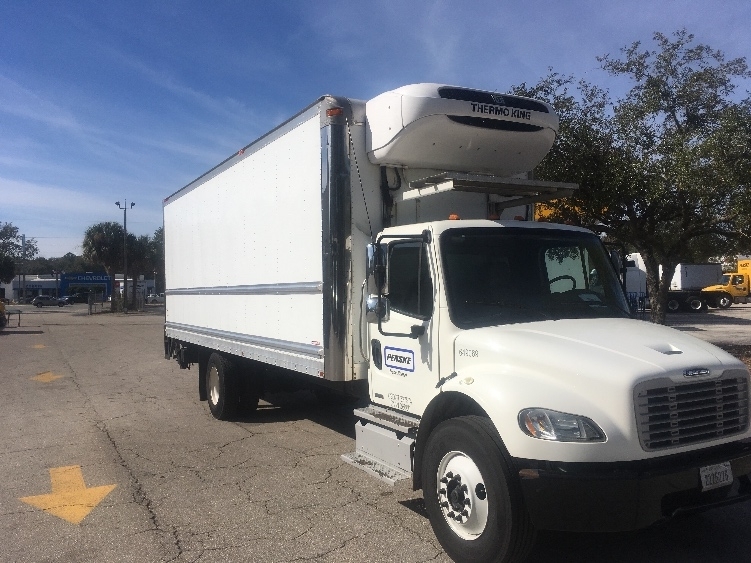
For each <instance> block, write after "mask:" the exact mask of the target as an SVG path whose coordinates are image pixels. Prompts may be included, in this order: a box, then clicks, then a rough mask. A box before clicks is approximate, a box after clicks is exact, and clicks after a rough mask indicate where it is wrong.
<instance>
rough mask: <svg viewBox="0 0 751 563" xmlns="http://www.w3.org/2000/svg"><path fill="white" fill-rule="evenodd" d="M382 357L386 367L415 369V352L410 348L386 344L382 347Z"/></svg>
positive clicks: (406, 369) (405, 369) (404, 369)
mask: <svg viewBox="0 0 751 563" xmlns="http://www.w3.org/2000/svg"><path fill="white" fill-rule="evenodd" d="M383 359H384V362H383V363H384V364H386V367H389V368H394V369H400V370H402V371H415V353H414V352H413V351H412V350H404V349H402V348H391V347H390V346H386V347H385V348H384V349H383Z"/></svg>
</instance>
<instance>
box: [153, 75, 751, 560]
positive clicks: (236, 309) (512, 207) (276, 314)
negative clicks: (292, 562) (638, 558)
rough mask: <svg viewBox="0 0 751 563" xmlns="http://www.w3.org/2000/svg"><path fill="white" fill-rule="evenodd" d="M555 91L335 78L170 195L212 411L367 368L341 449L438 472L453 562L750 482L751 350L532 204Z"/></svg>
mask: <svg viewBox="0 0 751 563" xmlns="http://www.w3.org/2000/svg"><path fill="white" fill-rule="evenodd" d="M557 128H558V118H557V117H556V115H555V113H554V112H553V110H552V108H551V107H550V106H548V105H547V104H545V103H542V102H539V101H535V100H531V99H527V98H521V97H516V96H510V95H506V94H498V93H495V92H486V91H479V90H473V89H469V88H462V87H454V86H447V85H437V84H417V85H410V86H406V87H403V88H398V89H396V90H393V91H389V92H386V93H384V94H381V95H379V96H377V97H375V98H373V99H371V100H369V101H367V102H363V101H358V100H355V99H349V98H345V97H337V96H323V97H321V98H319V99H318V100H316V101H315V102H314V103H313V104H311V105H310V106H308V107H307V108H305V109H303V110H302V111H301V112H300V113H298V114H297V115H295V116H293V117H292V118H290V119H289V120H287V121H286V122H284V123H283V124H281V125H280V126H279V127H277V128H275V129H274V130H272V131H270V132H269V133H267V134H266V135H264V136H263V137H261V138H259V139H258V140H256V141H254V142H252V143H250V144H249V145H248V146H246V147H244V148H243V149H241V150H240V151H238V152H237V154H234V155H233V156H231V157H230V158H228V159H227V160H225V161H224V162H222V163H221V164H219V165H218V166H217V167H215V168H213V169H212V170H210V171H209V172H207V173H206V174H204V175H203V176H201V177H199V178H198V179H196V180H195V181H193V182H191V183H190V184H188V185H187V186H185V187H184V188H182V189H181V190H179V191H177V192H176V193H174V194H173V195H171V196H169V197H168V198H167V199H166V200H165V201H164V237H165V258H166V284H167V285H166V288H167V289H166V292H165V293H166V307H165V309H166V321H165V336H164V345H165V356H166V357H168V358H175V359H177V361H178V363H179V365H180V367H182V368H188V367H190V366H191V365H197V367H198V370H197V378H196V379H197V383H198V393H199V396H200V398H201V399H205V400H207V401H208V406H209V409H210V411H211V413H212V414H213V415H214V416H215V417H216V418H219V419H226V418H232V417H233V416H234V415H235V413H236V412H237V410H238V409H239V408H246V409H251V410H252V409H253V407H254V406H255V405H257V402H258V399H259V397H262V396H263V395H264V393H265V392H266V391H267V390H268V389H270V388H273V387H274V386H279V385H286V384H287V382H289V384H290V385H292V384H293V383H294V384H296V383H299V382H300V381H304V382H316V383H319V384H320V385H321V386H323V387H326V388H336V389H337V390H338V391H341V392H344V393H350V394H357V393H362V394H363V395H364V397H365V399H366V403H367V404H366V405H365V406H362V407H361V408H358V409H356V411H355V414H356V429H355V430H356V432H355V433H356V445H355V447H356V449H355V451H354V452H352V453H349V454H345V455H344V456H343V458H344V460H345V461H347V462H348V463H351V464H352V465H353V466H354V467H357V468H360V469H363V470H365V471H367V472H369V473H370V474H372V475H374V476H376V477H378V478H380V479H383V480H384V481H387V482H390V483H394V482H396V481H398V480H400V479H410V480H411V482H412V486H413V488H414V489H415V490H417V489H422V491H423V496H424V499H425V506H426V510H427V513H428V515H429V517H430V522H431V525H432V527H433V529H434V531H435V533H436V536H437V538H438V540H439V541H440V543H441V545H442V546H443V547H444V548H445V550H446V552H447V553H448V554H449V555H450V556H451V557H452V558H454V559H455V560H457V561H514V560H519V559H521V558H522V557H523V556H524V554H525V553H527V551H528V550H529V549H530V546H531V545H532V542H533V539H534V536H535V530H537V529H546V530H562V531H583V530H602V531H621V530H633V529H637V528H641V527H645V526H649V525H651V524H653V523H655V522H658V521H661V520H663V519H666V518H669V517H671V516H673V515H675V514H678V513H681V512H687V511H691V510H701V509H706V508H708V507H712V506H716V505H723V504H727V503H730V502H734V501H741V500H746V499H748V498H749V495H750V494H751V482H750V481H749V474H750V473H751V432H750V431H749V420H748V402H749V389H748V384H749V373H748V370H747V369H746V367H745V366H744V364H743V363H741V362H740V361H739V360H737V359H735V358H734V357H732V356H731V355H729V354H727V353H725V352H723V351H722V350H720V349H718V348H716V347H714V346H712V345H710V344H708V343H706V342H702V341H699V340H697V339H695V338H693V337H691V336H690V335H687V334H684V333H681V332H677V331H675V330H672V329H669V328H666V327H664V326H658V325H653V324H649V323H646V322H642V321H637V320H634V319H632V318H630V313H629V309H628V306H627V303H626V300H625V296H624V293H623V290H622V288H621V285H620V283H619V281H618V278H617V274H616V270H615V268H614V266H613V264H612V262H611V260H610V257H609V255H608V253H607V252H606V251H605V250H604V247H603V244H602V242H601V241H600V238H599V237H598V236H596V235H595V234H594V233H592V232H590V231H588V230H586V229H582V228H578V227H574V226H566V225H556V224H551V223H536V222H533V221H529V220H527V221H525V220H518V219H520V218H521V219H524V218H526V219H529V218H530V217H531V216H532V213H531V211H530V209H529V204H531V203H532V202H534V201H538V200H545V199H548V198H555V197H564V196H566V195H567V194H570V193H571V192H572V191H573V190H574V189H575V188H576V186H575V185H572V184H562V183H551V182H540V181H535V180H534V179H531V178H529V175H528V173H529V172H530V171H531V170H533V169H534V167H535V166H536V165H537V164H538V163H539V162H540V160H541V159H542V158H544V156H545V155H546V153H547V152H548V151H549V149H550V147H551V145H552V144H553V142H554V139H555V135H556V132H557Z"/></svg>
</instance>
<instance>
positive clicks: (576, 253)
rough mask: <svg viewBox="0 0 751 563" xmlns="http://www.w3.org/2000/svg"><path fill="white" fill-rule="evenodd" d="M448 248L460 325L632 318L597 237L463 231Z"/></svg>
mask: <svg viewBox="0 0 751 563" xmlns="http://www.w3.org/2000/svg"><path fill="white" fill-rule="evenodd" d="M440 245H441V246H440V248H441V256H442V261H443V269H444V274H445V277H446V290H447V296H448V306H449V315H450V316H451V320H452V321H453V322H454V324H455V325H457V326H458V327H460V328H475V327H481V326H492V325H499V324H509V323H520V322H531V321H539V320H545V319H576V318H602V317H621V318H622V317H628V316H629V315H630V313H629V308H628V305H627V303H626V299H625V296H624V294H623V290H622V288H621V285H620V283H619V281H618V278H617V276H616V274H615V270H614V268H613V267H612V265H611V264H610V261H609V257H608V255H607V253H606V251H605V248H604V246H603V245H602V243H601V242H600V240H599V239H598V238H597V236H595V235H593V234H590V233H583V232H579V231H553V230H550V229H529V228H524V229H515V228H513V227H504V228H502V229H498V228H471V229H462V228H457V229H450V230H447V231H445V232H444V233H443V234H442V235H441V237H440Z"/></svg>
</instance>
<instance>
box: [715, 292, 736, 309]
mask: <svg viewBox="0 0 751 563" xmlns="http://www.w3.org/2000/svg"><path fill="white" fill-rule="evenodd" d="M732 304H733V298H732V297H730V295H729V294H727V293H723V294H722V295H720V296H719V297H718V298H717V306H718V307H719V308H720V309H727V308H728V307H730V306H731V305H732Z"/></svg>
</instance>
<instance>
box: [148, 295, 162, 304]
mask: <svg viewBox="0 0 751 563" xmlns="http://www.w3.org/2000/svg"><path fill="white" fill-rule="evenodd" d="M146 303H164V293H149V295H148V296H147V297H146Z"/></svg>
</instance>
